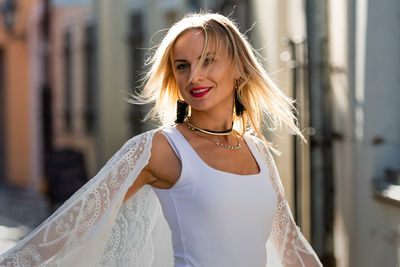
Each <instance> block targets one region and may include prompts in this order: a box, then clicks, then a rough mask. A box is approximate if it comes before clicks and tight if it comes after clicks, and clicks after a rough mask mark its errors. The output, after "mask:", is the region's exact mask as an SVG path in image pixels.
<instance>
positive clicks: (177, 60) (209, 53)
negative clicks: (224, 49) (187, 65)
mask: <svg viewBox="0 0 400 267" xmlns="http://www.w3.org/2000/svg"><path fill="white" fill-rule="evenodd" d="M211 54H212V55H216V54H217V53H215V52H207V54H206V57H207V56H209V55H211ZM200 58H201V56H199V57H198V59H200ZM178 62H187V60H186V59H175V60H174V64H175V63H178Z"/></svg>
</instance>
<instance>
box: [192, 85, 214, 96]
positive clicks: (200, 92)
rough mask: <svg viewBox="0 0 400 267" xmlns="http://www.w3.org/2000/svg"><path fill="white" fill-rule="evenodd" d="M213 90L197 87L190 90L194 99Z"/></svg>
mask: <svg viewBox="0 0 400 267" xmlns="http://www.w3.org/2000/svg"><path fill="white" fill-rule="evenodd" d="M210 90H211V87H197V88H193V89H190V94H191V95H192V96H194V97H197V98H198V97H202V96H204V95H206V94H207V93H208V92H209V91H210Z"/></svg>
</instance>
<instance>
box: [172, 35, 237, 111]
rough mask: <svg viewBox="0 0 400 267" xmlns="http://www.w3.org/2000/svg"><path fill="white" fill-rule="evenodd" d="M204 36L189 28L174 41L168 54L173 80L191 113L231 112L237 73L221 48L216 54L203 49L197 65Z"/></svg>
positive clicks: (226, 53)
mask: <svg viewBox="0 0 400 267" xmlns="http://www.w3.org/2000/svg"><path fill="white" fill-rule="evenodd" d="M204 39H205V38H204V33H203V32H201V31H195V30H192V31H188V32H186V33H184V34H183V35H182V36H181V37H179V39H178V40H177V41H176V42H175V45H174V47H173V49H172V53H171V62H172V68H173V73H174V77H175V81H176V82H177V84H178V88H179V91H180V93H181V95H182V97H183V99H184V100H185V102H186V103H188V104H189V105H190V106H191V109H192V112H193V111H194V112H196V111H213V110H215V111H216V110H219V109H222V110H227V109H228V110H230V111H231V112H232V109H233V100H234V95H235V94H234V82H235V79H238V78H239V75H238V74H237V71H236V68H234V66H233V64H232V60H231V59H230V58H229V56H228V52H227V51H225V49H221V50H220V51H218V53H217V51H206V58H205V61H204V64H203V65H202V66H199V68H197V66H198V64H199V61H200V56H201V54H202V52H203V48H204ZM196 68H197V70H196V72H194V70H195V69H196Z"/></svg>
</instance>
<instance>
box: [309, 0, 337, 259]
mask: <svg viewBox="0 0 400 267" xmlns="http://www.w3.org/2000/svg"><path fill="white" fill-rule="evenodd" d="M305 3H306V17H307V18H306V19H307V35H308V65H309V66H308V84H309V102H310V127H311V128H312V129H313V134H312V135H311V136H310V158H311V163H310V164H311V166H310V171H311V241H312V242H311V243H312V246H313V248H314V249H315V251H316V253H317V255H318V256H319V257H320V258H321V261H322V263H323V265H324V266H335V259H334V254H333V197H334V196H333V193H334V192H333V175H332V128H331V127H332V122H331V95H330V94H331V93H330V84H329V67H328V62H329V61H328V53H327V52H328V51H327V50H328V25H327V1H320V0H306V2H305Z"/></svg>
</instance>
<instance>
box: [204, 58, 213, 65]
mask: <svg viewBox="0 0 400 267" xmlns="http://www.w3.org/2000/svg"><path fill="white" fill-rule="evenodd" d="M214 62H215V58H213V57H208V58H206V59H205V60H204V65H211V64H213V63H214Z"/></svg>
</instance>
